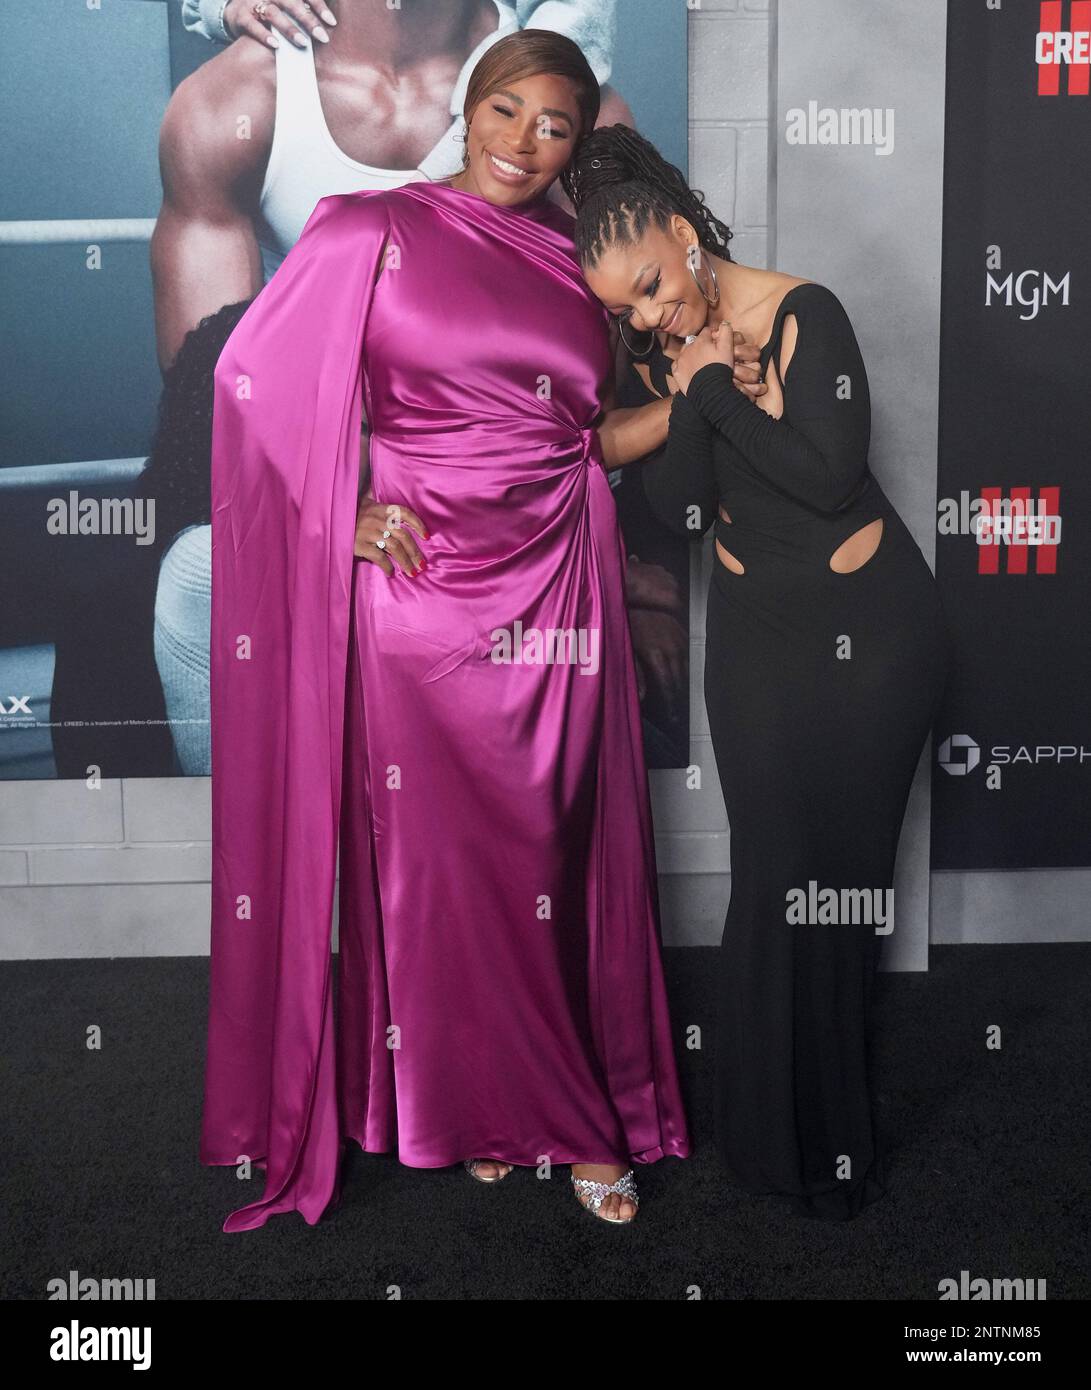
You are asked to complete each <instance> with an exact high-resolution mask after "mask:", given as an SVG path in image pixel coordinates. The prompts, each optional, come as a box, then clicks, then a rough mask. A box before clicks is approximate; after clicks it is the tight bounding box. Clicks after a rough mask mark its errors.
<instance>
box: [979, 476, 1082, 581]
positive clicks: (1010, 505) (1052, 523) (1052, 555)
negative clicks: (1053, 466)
mask: <svg viewBox="0 0 1091 1390" xmlns="http://www.w3.org/2000/svg"><path fill="white" fill-rule="evenodd" d="M1030 491H1031V490H1030V488H1029V487H1013V488H1010V489H1009V490H1008V496H1007V497H1005V496H1004V493H1003V489H1002V488H998V487H983V488H982V489H981V500H982V502H983V503H984V504H985V506H984V509H983V510H982V511H981V513H980V514H979V515H978V516H977V518H976V520H975V529H976V531H977V547H978V549H977V572H978V574H999V573H1000V550H1001V547H1003V548H1004V554H1005V558H1006V562H1007V563H1006V566H1005V573H1007V574H1026V573H1027V559H1028V556H1029V554H1030V550H1031V549H1033V551H1034V573H1035V574H1056V573H1057V547H1058V546H1059V545H1060V542H1061V516H1060V509H1061V489H1060V488H1059V487H1040V488H1039V489H1038V500H1037V503H1034V502H1032V501H1031V500H1030Z"/></svg>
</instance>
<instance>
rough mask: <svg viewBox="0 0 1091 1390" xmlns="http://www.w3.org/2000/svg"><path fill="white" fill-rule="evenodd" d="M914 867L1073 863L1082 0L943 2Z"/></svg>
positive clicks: (1089, 492) (1084, 755)
mask: <svg viewBox="0 0 1091 1390" xmlns="http://www.w3.org/2000/svg"><path fill="white" fill-rule="evenodd" d="M947 13H948V43H947V64H948V66H947V112H946V139H945V169H944V235H943V300H942V303H943V318H942V324H943V327H942V335H943V336H942V343H941V354H940V426H939V469H938V489H939V508H938V528H939V534H938V538H937V545H936V574H937V578H938V580H939V582H940V585H941V588H942V592H943V600H944V606H945V609H946V612H947V614H948V619H949V622H950V624H951V628H952V635H953V636H954V638H955V643H956V648H957V661H956V666H955V671H954V674H953V676H952V679H951V684H950V686H949V689H948V692H947V696H946V700H945V703H944V705H943V708H942V710H941V713H940V717H939V720H938V722H937V724H936V728H935V738H934V745H935V748H936V756H937V767H936V769H935V771H934V774H933V778H932V867H933V868H934V869H999V868H1005V869H1012V868H1049V867H1064V866H1085V865H1088V864H1091V638H1089V628H1091V550H1089V546H1088V520H1089V518H1091V451H1089V441H1091V391H1089V389H1088V379H1087V364H1088V354H1089V351H1091V299H1089V297H1088V273H1089V265H1088V263H1089V257H1091V194H1089V192H1088V168H1089V157H1091V93H1089V82H1088V77H1089V73H1091V61H1089V60H1091V34H1089V31H1091V0H1045V3H1039V0H1005V2H1004V3H1003V4H1002V5H1001V4H997V5H993V6H990V5H986V4H972V5H971V4H949V5H948V7H947Z"/></svg>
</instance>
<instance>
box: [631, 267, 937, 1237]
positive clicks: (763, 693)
mask: <svg viewBox="0 0 1091 1390" xmlns="http://www.w3.org/2000/svg"><path fill="white" fill-rule="evenodd" d="M788 312H791V313H794V314H795V315H796V319H797V325H798V336H797V342H796V347H795V350H794V352H793V354H792V357H791V359H790V362H789V365H788V368H787V371H786V373H785V380H784V382H783V383H782V390H783V396H784V412H783V415H782V416H781V417H780V418H779V419H776V418H774V417H773V416H771V415H769V414H768V413H767V412H766V411H763V410H762V409H761V408H760V407H759V406H758V405H756V404H755V403H754V402H753V401H752V400H750V399H749V398H748V397H746V396H745V395H744V394H743V393H742V392H741V391H740V390H739V389H738V388H737V387H736V386H734V385H733V383H732V378H731V373H730V370H729V369H728V368H727V367H726V366H724V365H723V364H717V363H710V364H707V365H705V366H704V367H702V368H700V370H699V371H697V372H696V373H694V375H693V377H692V379H691V381H690V383H689V387H688V391H687V393H686V394H685V395H683V394H682V393H680V392H679V393H678V394H677V395H676V396H675V399H674V402H673V404H672V406H671V415H670V430H669V437H668V441H667V448H666V451H665V453H664V456H663V458H662V459H661V460H658V461H655V462H653V463H651V464H649V465H647V466H646V467H645V468H644V472H643V477H644V485H645V488H646V489H647V492H648V496H649V500H650V502H651V503H652V506H653V508H654V510H655V511H656V512H657V514H658V515H659V516H660V517H661V518H662V519H663V520H664V521H665V522H666V523H667V524H668V525H671V526H673V527H674V528H675V529H676V530H679V531H687V530H688V532H689V534H690V535H691V536H694V535H702V534H704V532H705V531H707V529H708V526H709V525H710V524H714V525H715V533H716V537H717V539H718V540H720V541H721V542H722V544H723V545H724V547H725V548H726V549H727V550H729V551H730V552H731V554H732V555H733V556H735V558H736V559H737V560H738V561H739V562H740V563H741V564H742V566H743V570H744V572H743V573H741V574H739V573H736V572H734V571H732V570H730V569H728V568H727V567H726V566H725V565H724V564H723V563H722V561H720V560H719V559H716V560H715V561H714V563H713V567H712V581H711V586H710V589H709V595H708V606H707V611H706V627H705V634H706V652H705V677H704V690H705V700H706V703H707V707H708V717H709V726H710V731H711V736H712V745H713V749H714V752H715V756H716V764H717V770H718V772H719V777H720V783H721V786H722V789H723V795H724V801H725V804H726V807H727V812H728V818H729V821H730V829H731V900H730V905H729V907H728V911H727V918H726V921H725V924H724V934H723V941H722V945H721V950H720V967H719V986H718V996H717V997H718V1018H717V1038H716V1091H715V1124H716V1145H717V1149H718V1150H719V1153H720V1156H721V1158H722V1160H723V1163H724V1165H725V1167H726V1170H727V1173H728V1176H729V1178H731V1179H732V1180H733V1181H734V1182H735V1183H736V1184H737V1185H738V1186H740V1187H742V1188H743V1189H745V1190H746V1191H749V1192H754V1193H764V1194H776V1195H779V1196H782V1197H784V1198H786V1199H787V1200H788V1201H789V1202H790V1203H791V1205H792V1207H793V1208H794V1209H795V1210H796V1211H797V1212H799V1213H800V1214H803V1215H808V1216H815V1217H820V1218H826V1219H832V1220H844V1219H846V1218H849V1217H853V1216H855V1215H856V1214H857V1213H858V1212H859V1211H860V1210H861V1209H862V1208H863V1207H865V1206H866V1205H868V1204H869V1203H870V1202H872V1201H874V1200H875V1199H876V1198H878V1197H880V1196H881V1195H882V1194H883V1192H884V1191H885V1188H886V1176H885V1161H884V1160H885V1155H884V1150H883V1145H882V1140H881V1136H880V1135H878V1134H877V1132H876V1128H875V1123H874V1115H873V1108H874V1107H873V1102H874V1084H873V1075H872V1067H871V1045H872V1029H873V1011H872V995H873V984H874V976H875V970H876V963H877V958H878V953H879V950H880V947H881V942H882V934H881V933H883V932H884V931H885V927H884V926H883V925H882V924H881V923H880V922H879V920H878V919H879V917H880V916H881V915H882V912H883V907H884V905H885V906H889V901H890V900H889V897H887V896H885V895H884V890H890V889H892V887H893V878H894V861H895V854H896V850H897V845H898V837H899V834H900V831H901V826H902V820H903V818H904V815H905V808H906V803H907V800H908V796H909V790H910V785H911V783H912V780H913V776H914V772H915V770H916V767H917V763H918V760H919V757H920V754H921V751H922V748H923V745H924V743H925V740H926V738H927V735H928V733H929V730H930V728H931V725H932V723H933V719H934V717H935V715H936V713H937V711H938V706H939V702H940V699H941V696H942V693H943V686H944V682H945V679H946V673H947V671H948V669H949V666H950V657H951V650H952V648H951V638H950V634H949V629H948V626H947V623H946V621H945V619H944V615H943V611H942V607H941V603H940V599H939V593H938V589H937V586H936V582H935V579H934V578H933V575H932V572H931V570H930V569H929V567H928V563H927V561H926V560H925V558H924V556H923V554H922V553H921V550H920V548H919V547H918V545H917V543H916V542H915V541H914V539H913V537H912V535H911V534H910V532H909V530H908V528H907V527H906V526H905V524H904V522H903V521H902V520H901V518H900V517H899V516H898V514H897V512H896V511H895V509H894V507H893V506H892V505H891V503H890V501H889V500H888V498H887V497H886V495H885V494H884V493H883V491H882V489H881V488H880V486H879V484H878V482H877V481H876V479H875V478H874V476H873V475H872V474H871V473H870V471H869V469H868V465H867V455H868V445H869V439H870V431H871V412H870V398H869V393H868V384H867V375H866V372H865V369H864V363H863V360H862V358H861V355H860V349H859V346H858V344H857V341H856V336H855V333H854V332H853V329H852V325H851V323H850V321H849V318H848V316H847V314H846V313H845V310H844V308H843V307H842V305H841V303H840V301H839V300H838V298H837V297H836V295H834V294H833V293H832V292H831V291H830V290H828V289H827V288H826V287H825V286H822V285H819V284H817V283H814V282H805V283H804V284H801V285H796V286H794V287H793V288H792V289H791V290H789V292H788V293H787V295H786V296H785V298H784V300H783V302H782V303H781V305H780V306H779V308H778V310H777V314H776V317H775V319H774V323H773V331H772V334H771V336H770V340H769V342H768V343H767V344H766V345H765V347H764V349H763V350H762V354H761V367H762V371H763V376H764V372H765V371H766V370H767V368H768V363H769V361H770V360H772V361H773V363H774V367H777V364H778V363H779V360H780V338H781V332H782V329H783V323H784V317H785V314H786V313H788ZM778 376H779V370H778ZM719 502H722V504H723V507H724V509H725V511H727V513H728V514H729V515H730V517H731V523H728V522H725V521H724V520H723V519H722V518H721V517H720V516H719V515H718V510H717V504H718V503H719ZM878 517H881V518H882V519H883V530H882V536H881V539H880V542H879V546H878V549H877V551H876V552H875V553H874V554H873V555H872V556H871V558H870V559H868V560H866V561H865V562H864V564H863V565H862V566H860V567H859V568H858V569H856V570H854V571H851V572H849V573H838V572H836V571H834V570H832V569H831V568H830V567H829V559H830V556H831V555H832V554H833V553H834V551H835V550H836V549H837V547H838V546H839V545H840V544H841V543H842V542H843V541H844V540H846V539H847V538H848V537H849V536H850V535H852V534H853V533H854V532H856V531H858V530H859V529H860V528H861V527H862V526H864V525H866V524H867V523H868V522H870V521H873V520H874V519H876V518H878ZM811 885H813V889H810V886H811ZM809 889H810V891H809ZM823 889H833V890H834V894H833V895H828V896H830V897H832V898H833V901H834V903H835V907H834V910H833V913H832V914H831V913H830V911H829V909H820V910H818V911H816V910H815V908H816V905H818V903H819V902H820V899H819V897H818V895H819V893H820V891H821V890H823ZM844 890H848V891H847V892H846V891H844ZM852 890H871V893H870V894H869V895H868V901H869V902H870V903H871V906H872V911H873V916H871V917H870V918H869V917H868V915H867V913H866V909H863V908H862V906H860V904H862V901H863V897H862V895H861V896H858V895H856V894H854V893H853V892H852ZM801 893H802V894H804V895H806V899H807V906H806V907H805V908H804V909H803V911H802V912H801V913H800V912H798V911H797V912H796V915H795V917H793V916H792V914H791V913H790V911H789V905H790V904H793V905H794V904H798V903H799V902H800V901H801V898H800V894H801ZM854 903H856V904H857V905H858V906H857V907H856V910H855V911H854V908H853V904H854ZM800 917H802V919H803V920H799V918H800ZM877 928H878V930H877ZM896 929H897V928H896V925H895V930H896Z"/></svg>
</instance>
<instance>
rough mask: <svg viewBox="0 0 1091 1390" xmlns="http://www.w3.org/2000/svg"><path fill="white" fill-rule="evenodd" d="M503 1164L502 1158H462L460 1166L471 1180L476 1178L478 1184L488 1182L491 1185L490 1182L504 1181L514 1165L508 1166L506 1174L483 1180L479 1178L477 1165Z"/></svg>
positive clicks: (498, 1174)
mask: <svg viewBox="0 0 1091 1390" xmlns="http://www.w3.org/2000/svg"><path fill="white" fill-rule="evenodd" d="M503 1162H504V1160H503V1159H502V1158H464V1159H463V1160H462V1166H463V1168H465V1169H466V1171H467V1173H469V1175H470V1177H471V1178H476V1179H477V1180H478V1182H490V1183H491V1182H503V1181H504V1179H505V1178H506V1177H507V1176H508V1174H509V1173H510V1172H511V1170H512V1168H513V1167H514V1164H510V1165H508V1171H507V1173H497V1175H496V1177H495V1178H483V1177H482V1176H481V1174H480V1173H479V1172H478V1171H477V1165H478V1164H479V1163H503Z"/></svg>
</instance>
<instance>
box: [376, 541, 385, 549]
mask: <svg viewBox="0 0 1091 1390" xmlns="http://www.w3.org/2000/svg"><path fill="white" fill-rule="evenodd" d="M375 548H376V550H385V549H386V541H384V540H377V541H376V542H375Z"/></svg>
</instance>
